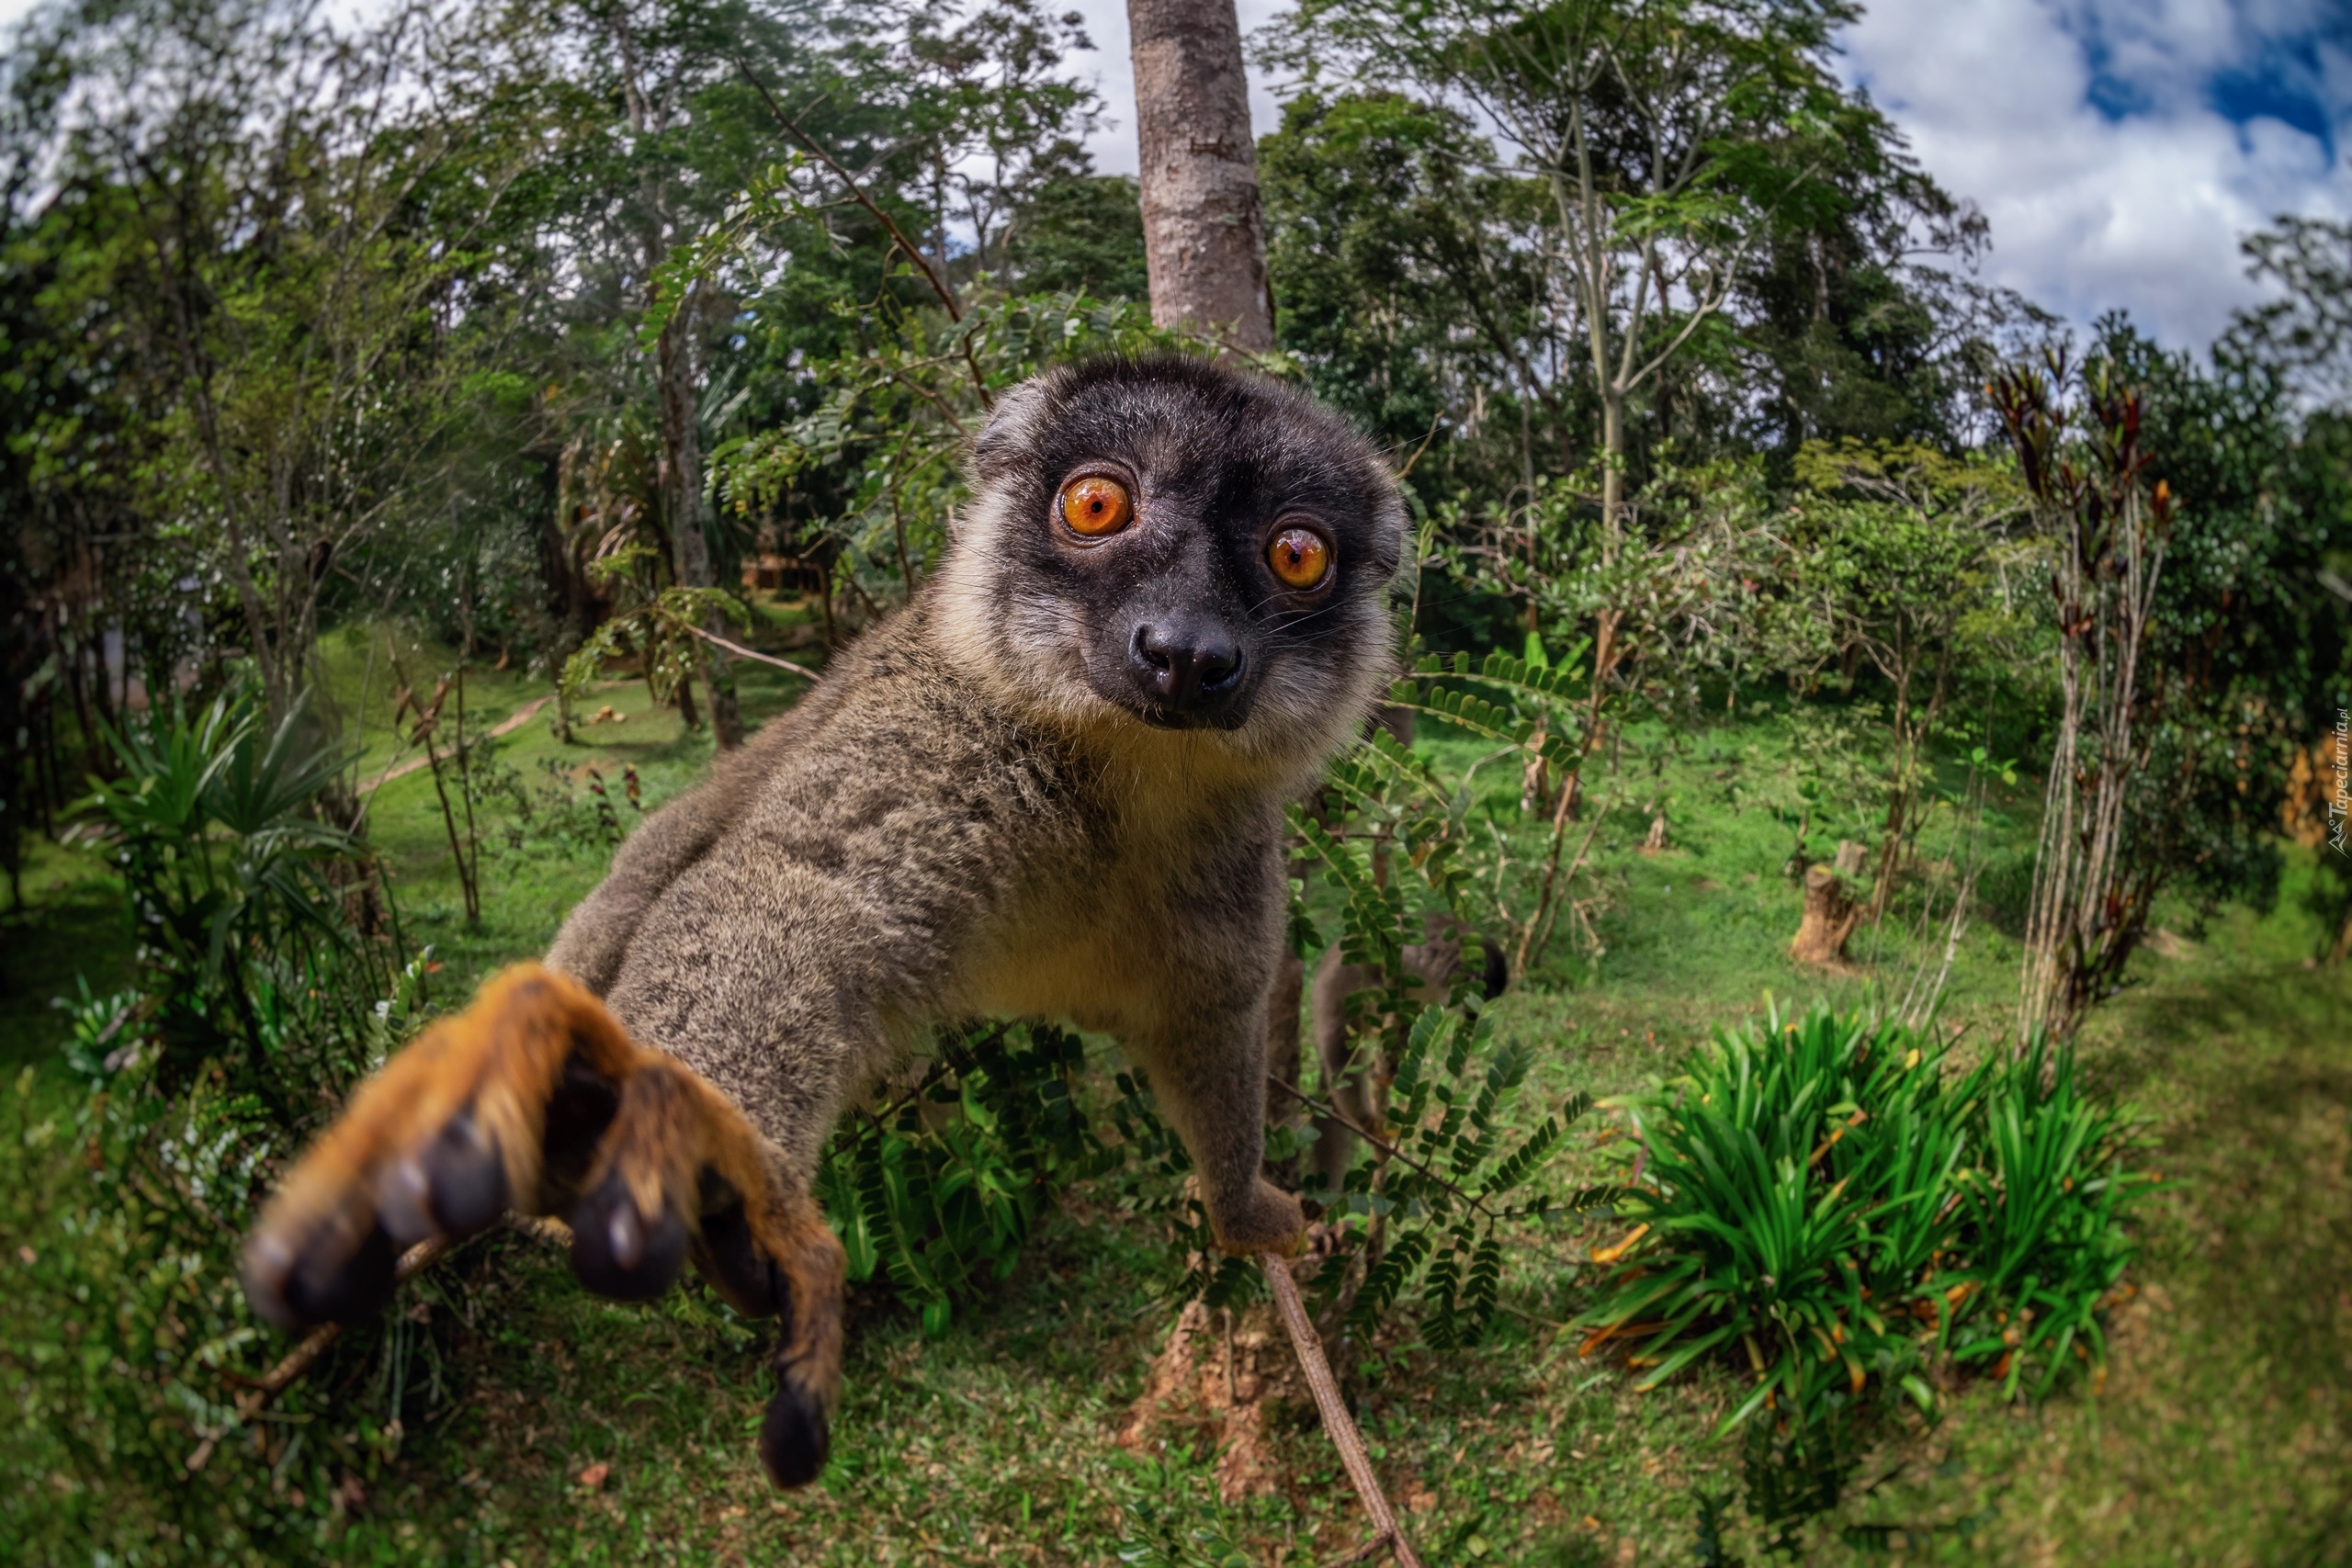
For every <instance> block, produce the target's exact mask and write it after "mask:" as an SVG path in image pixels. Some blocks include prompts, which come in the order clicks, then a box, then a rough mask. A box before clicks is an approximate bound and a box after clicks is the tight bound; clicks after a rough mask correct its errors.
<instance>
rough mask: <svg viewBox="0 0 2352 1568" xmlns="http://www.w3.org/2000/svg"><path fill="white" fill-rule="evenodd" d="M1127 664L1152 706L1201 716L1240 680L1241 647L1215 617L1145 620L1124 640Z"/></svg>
mask: <svg viewBox="0 0 2352 1568" xmlns="http://www.w3.org/2000/svg"><path fill="white" fill-rule="evenodd" d="M1127 667H1128V670H1129V671H1130V672H1131V673H1132V674H1133V675H1134V676H1135V679H1136V685H1138V686H1140V687H1142V688H1143V691H1144V694H1145V695H1146V696H1147V697H1148V698H1149V699H1150V700H1151V702H1152V703H1153V705H1156V706H1159V707H1161V708H1165V709H1167V710H1168V711H1169V712H1170V713H1179V714H1203V713H1206V712H1209V711H1210V710H1212V709H1215V708H1216V707H1218V706H1220V705H1223V704H1224V702H1225V700H1226V699H1227V697H1229V696H1231V695H1232V694H1234V692H1235V691H1236V690H1237V689H1238V688H1239V686H1240V684H1241V645H1240V644H1239V643H1238V642H1237V641H1235V640H1234V637H1233V634H1232V633H1231V632H1229V631H1227V630H1226V629H1225V627H1223V626H1218V625H1217V624H1216V622H1214V621H1194V620H1189V619H1182V618H1170V619H1164V620H1159V621H1146V622H1144V623H1143V624H1142V625H1140V626H1136V630H1135V636H1134V637H1133V638H1132V639H1130V640H1129V642H1128V644H1127Z"/></svg>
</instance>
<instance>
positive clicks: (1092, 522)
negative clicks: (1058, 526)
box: [1062, 474, 1136, 539]
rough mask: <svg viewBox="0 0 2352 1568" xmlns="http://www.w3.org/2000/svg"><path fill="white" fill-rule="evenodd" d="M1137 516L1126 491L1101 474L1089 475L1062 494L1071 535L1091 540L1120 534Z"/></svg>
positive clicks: (1063, 510) (1064, 518)
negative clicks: (1083, 536)
mask: <svg viewBox="0 0 2352 1568" xmlns="http://www.w3.org/2000/svg"><path fill="white" fill-rule="evenodd" d="M1135 513H1136V507H1135V502H1134V501H1132V500H1131V499H1129V497H1128V495H1127V487H1126V486H1125V485H1123V484H1121V483H1120V482H1119V481H1118V480H1116V479H1104V478H1103V476H1102V475H1100V474H1089V475H1088V476H1087V477H1086V478H1084V479H1080V480H1078V481H1077V482H1076V483H1074V484H1072V485H1071V486H1070V487H1069V489H1068V490H1066V491H1062V521H1063V522H1065V523H1067V524H1069V526H1070V532H1071V533H1073V534H1083V535H1085V536H1087V537H1088V538H1090V539H1099V538H1101V537H1102V536H1103V535H1105V534H1115V533H1117V532H1118V531H1119V530H1120V529H1122V528H1124V527H1125V526H1126V525H1127V519H1128V518H1130V517H1133V516H1134V515H1135Z"/></svg>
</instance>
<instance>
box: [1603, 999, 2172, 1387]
mask: <svg viewBox="0 0 2352 1568" xmlns="http://www.w3.org/2000/svg"><path fill="white" fill-rule="evenodd" d="M1634 1115H1635V1120H1636V1122H1637V1123H1638V1125H1639V1128H1640V1132H1641V1138H1642V1145H1641V1146H1642V1175H1641V1177H1639V1178H1637V1179H1636V1181H1635V1183H1634V1188H1633V1189H1632V1190H1631V1191H1629V1192H1628V1193H1627V1194H1626V1195H1625V1196H1624V1197H1623V1200H1622V1201H1621V1203H1620V1213H1623V1214H1624V1215H1625V1216H1626V1217H1628V1218H1630V1219H1633V1220H1634V1221H1635V1222H1637V1223H1636V1224H1635V1227H1634V1232H1633V1233H1632V1235H1629V1236H1628V1237H1627V1238H1626V1240H1625V1241H1624V1242H1623V1243H1621V1244H1619V1246H1618V1247H1614V1248H1611V1249H1610V1250H1608V1251H1606V1252H1604V1253H1602V1254H1600V1255H1599V1257H1600V1259H1601V1260H1602V1261H1604V1263H1605V1265H1606V1273H1605V1275H1604V1278H1603V1281H1602V1284H1601V1288H1600V1295H1599V1299H1598V1300H1597V1301H1596V1302H1595V1303H1594V1305H1593V1306H1592V1307H1591V1308H1590V1309H1589V1311H1588V1312H1587V1313H1586V1314H1584V1316H1583V1318H1582V1319H1581V1320H1580V1325H1581V1326H1584V1327H1586V1328H1588V1329H1589V1331H1590V1332H1589V1337H1587V1339H1586V1341H1585V1349H1586V1350H1587V1352H1588V1353H1590V1352H1592V1351H1595V1350H1598V1349H1599V1348H1600V1347H1601V1346H1602V1345H1604V1344H1607V1343H1609V1342H1611V1341H1612V1340H1614V1341H1619V1342H1622V1343H1624V1344H1626V1345H1627V1346H1629V1347H1630V1348H1631V1349H1632V1351H1633V1357H1632V1359H1633V1363H1634V1365H1635V1366H1636V1367H1639V1368H1642V1369H1644V1370H1645V1375H1644V1376H1643V1379H1642V1381H1641V1383H1640V1385H1639V1386H1641V1387H1643V1388H1652V1387H1656V1386H1657V1384H1659V1383H1661V1382H1665V1381H1666V1380H1667V1379H1668V1378H1669V1377H1672V1376H1673V1375H1674V1374H1675V1373H1676V1372H1678V1371H1682V1370H1683V1369H1684V1368H1686V1367H1688V1366H1690V1365H1691V1364H1692V1363H1693V1362H1695V1361H1698V1360H1699V1359H1702V1358H1703V1357H1709V1356H1714V1357H1724V1358H1730V1359H1735V1361H1736V1362H1737V1363H1738V1364H1742V1365H1744V1366H1745V1367H1746V1368H1747V1371H1748V1372H1749V1373H1750V1375H1752V1377H1753V1378H1754V1380H1755V1381H1754V1384H1753V1386H1752V1388H1751V1390H1750V1392H1749V1393H1748V1394H1747V1397H1746V1398H1745V1399H1743V1400H1742V1401H1741V1402H1739V1404H1736V1406H1735V1407H1734V1408H1733V1410H1732V1412H1731V1414H1730V1415H1729V1416H1726V1417H1725V1418H1724V1422H1723V1429H1724V1430H1728V1429H1730V1428H1731V1427H1736V1426H1738V1425H1739V1424H1740V1423H1741V1422H1744V1421H1746V1420H1747V1419H1748V1418H1749V1417H1750V1416H1754V1415H1755V1414H1756V1413H1757V1412H1758V1410H1762V1409H1768V1408H1769V1409H1775V1410H1778V1411H1780V1412H1781V1413H1782V1414H1783V1415H1784V1416H1793V1417H1794V1418H1796V1419H1797V1420H1798V1421H1799V1422H1801V1423H1807V1422H1814V1421H1818V1420H1825V1419H1829V1418H1833V1417H1834V1416H1837V1415H1838V1412H1839V1411H1841V1410H1842V1409H1843V1408H1845V1407H1846V1406H1847V1405H1849V1404H1851V1403H1853V1402H1855V1401H1859V1400H1860V1398H1861V1397H1862V1396H1863V1394H1864V1393H1865V1392H1866V1390H1867V1389H1868V1388H1869V1387H1870V1386H1871V1384H1872V1382H1876V1384H1877V1386H1878V1388H1879V1390H1880V1391H1881V1393H1883V1394H1892V1393H1895V1392H1896V1391H1900V1393H1902V1394H1905V1395H1908V1396H1909V1397H1910V1398H1911V1399H1913V1400H1914V1401H1916V1402H1917V1404H1918V1405H1919V1406H1920V1408H1921V1409H1922V1410H1923V1411H1932V1410H1933V1408H1934V1393H1933V1392H1932V1389H1931V1382H1933V1381H1937V1380H1940V1379H1945V1378H1948V1377H1949V1376H1950V1375H1951V1373H1953V1372H1955V1371H1960V1370H1963V1369H1965V1370H1983V1371H1988V1372H1989V1374H1990V1375H1991V1376H1993V1377H1995V1378H1996V1379H1998V1380H1999V1381H2000V1382H2001V1384H2002V1387H2003V1389H2004V1391H2005V1392H2006V1393H2007V1394H2009V1395H2010V1396H2012V1397H2014V1396H2016V1395H2018V1394H2020V1393H2031V1394H2032V1395H2034V1396H2035V1397H2039V1396H2041V1395H2042V1394H2045V1393H2049V1392H2050V1391H2051V1390H2052V1388H2053V1387H2055V1386H2057V1384H2058V1383H2059V1382H2060V1381H2061V1380H2062V1379H2063V1378H2064V1376H2065V1375H2066V1374H2067V1373H2068V1372H2069V1371H2072V1370H2074V1369H2075V1368H2078V1367H2082V1366H2086V1365H2088V1364H2091V1363H2093V1362H2095V1361H2097V1360H2099V1359H2102V1358H2103V1354H2104V1350H2105V1343H2104V1339H2103V1337H2102V1336H2101V1334H2100V1330H2099V1326H2098V1309H2099V1307H2100V1305H2101V1304H2102V1303H2104V1302H2105V1301H2106V1300H2107V1299H2108V1297H2109V1292H2112V1291H2113V1290H2114V1289H2115V1286H2116V1284H2117V1283H2118V1281H2119V1280H2120V1279H2121V1277H2122V1274H2123V1270H2124V1269H2125V1266H2126V1265H2127V1264H2128V1263H2129V1262H2130V1260H2131V1254H2132V1246H2131V1241H2130V1240H2129V1238H2128V1237H2127V1235H2126V1234H2125V1232H2124V1228H2123V1224H2122V1221H2123V1215H2124V1212H2125V1210H2126V1209H2127V1208H2128V1207H2129V1205H2130V1204H2131V1201H2133V1199H2134V1198H2136V1197H2137V1196H2139V1195H2140V1194H2141V1193H2143V1192H2144V1191H2145V1190H2146V1189H2147V1188H2148V1186H2149V1185H2150V1184H2151V1182H2152V1181H2153V1180H2154V1178H2152V1177H2149V1176H2146V1175H2143V1174H2141V1173H2137V1172H2132V1171H2130V1170H2127V1169H2126V1168H2125V1166H2124V1156H2125V1154H2126V1151H2127V1149H2128V1148H2129V1147H2130V1146H2131V1142H2132V1140H2131V1123H2130V1122H2128V1120H2127V1119H2126V1118H2125V1117H2123V1116H2122V1115H2121V1114H2120V1112H2118V1111H2115V1110H2114V1109H2112V1108H2110V1107H2108V1106H2105V1105H2102V1104H2100V1103H2098V1101H2096V1100H2093V1099H2092V1098H2090V1097H2089V1096H2088V1095H2086V1093H2085V1092H2084V1091H2083V1090H2082V1089H2081V1087H2080V1084H2079V1081H2078V1079H2077V1077H2076V1075H2075V1060H2074V1054H2073V1048H2072V1046H2071V1045H2058V1046H2054V1047H2053V1046H2052V1045H2050V1044H2048V1043H2046V1042H2036V1043H2034V1044H2033V1045H2031V1046H2030V1048H2028V1049H2027V1050H2025V1051H2024V1052H2022V1053H2019V1054H2018V1055H2006V1054H2005V1055H2001V1056H1999V1057H1998V1058H1997V1059H1996V1060H1992V1061H1988V1062H1986V1063H1985V1064H1983V1065H1981V1066H1978V1067H1976V1068H1975V1069H1974V1070H1973V1071H1971V1072H1968V1073H1965V1074H1961V1075H1959V1076H1957V1077H1953V1076H1952V1075H1951V1074H1949V1073H1948V1072H1947V1070H1946V1062H1945V1056H1944V1052H1943V1050H1942V1049H1941V1048H1940V1047H1939V1046H1938V1045H1936V1044H1935V1043H1933V1042H1932V1041H1931V1040H1930V1039H1928V1038H1927V1037H1925V1036H1923V1035H1920V1034H1918V1033H1916V1032H1913V1031H1912V1030H1910V1029H1907V1028H1905V1027H1904V1026H1902V1025H1900V1024H1897V1023H1893V1022H1886V1021H1877V1022H1873V1021H1868V1020H1866V1019H1865V1018H1863V1017H1860V1016H1852V1015H1848V1016H1840V1015H1838V1014H1836V1013H1833V1012H1831V1011H1829V1010H1826V1009H1825V1008H1816V1009H1815V1010H1814V1011H1813V1012H1812V1013H1810V1014H1808V1015H1807V1016H1806V1017H1805V1018H1804V1020H1802V1021H1793V1022H1792V1021H1782V1020H1781V1017H1780V1015H1779V1014H1778V1013H1777V1012H1775V1013H1773V1014H1772V1015H1771V1018H1770V1022H1769V1023H1768V1024H1767V1025H1766V1026H1765V1027H1763V1028H1762V1029H1758V1028H1756V1027H1753V1026H1751V1027H1749V1028H1747V1029H1744V1030H1740V1031H1736V1032H1735V1031H1725V1032H1718V1034H1717V1036H1716V1038H1715V1041H1714V1042H1713V1044H1712V1045H1710V1046H1708V1047H1705V1048H1703V1049H1702V1050H1701V1051H1699V1052H1698V1053H1696V1054H1695V1055H1692V1056H1691V1058H1689V1059H1688V1060H1687V1061H1686V1063H1685V1064H1684V1066H1683V1073H1682V1076H1681V1077H1679V1078H1678V1079H1676V1080H1675V1081H1673V1082H1672V1083H1670V1084H1668V1086H1666V1088H1665V1089H1662V1090H1661V1091H1660V1092H1659V1093H1658V1094H1657V1095H1655V1096H1652V1097H1648V1098H1646V1099H1645V1100H1642V1101H1640V1102H1638V1103H1637V1104H1636V1106H1635V1107H1634Z"/></svg>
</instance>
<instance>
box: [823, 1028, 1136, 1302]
mask: <svg viewBox="0 0 2352 1568" xmlns="http://www.w3.org/2000/svg"><path fill="white" fill-rule="evenodd" d="M1084 1057H1085V1053H1084V1050H1083V1049H1082V1047H1081V1046H1080V1042H1079V1040H1078V1037H1077V1036H1075V1035H1073V1034H1070V1033H1069V1032H1067V1031H1064V1030H1060V1029H1056V1028H1053V1027H1050V1026H1048V1025H1044V1024H1014V1025H1001V1026H994V1027H989V1028H985V1029H983V1028H974V1029H970V1030H967V1031H964V1032H944V1033H943V1034H942V1036H941V1039H940V1053H939V1055H937V1056H936V1057H935V1058H933V1060H932V1061H931V1062H930V1063H929V1064H927V1065H926V1066H924V1067H923V1068H922V1072H921V1074H920V1075H919V1077H916V1079H915V1081H914V1082H913V1083H912V1084H910V1085H908V1086H906V1087H905V1088H904V1089H903V1091H902V1092H901V1093H899V1095H898V1096H897V1097H896V1098H894V1099H892V1100H889V1101H888V1103H886V1104H885V1105H884V1106H883V1107H882V1108H881V1109H880V1110H878V1111H859V1112H857V1113H856V1114H855V1115H854V1118H853V1119H851V1120H849V1121H846V1122H843V1123H842V1126H841V1128H840V1129H839V1130H838V1131H837V1132H836V1133H835V1134H834V1135H833V1140H832V1142H831V1145H829V1147H828V1149H827V1152H826V1156H825V1164H824V1168H823V1169H822V1170H821V1172H820V1176H819V1190H820V1197H821V1198H822V1199H823V1201H824V1204H825V1211H826V1217H827V1218H828V1219H829V1220H830V1221H831V1224H832V1226H833V1229H834V1231H835V1233H836V1234H837V1235H840V1237H841V1239H842V1247H843V1248H844V1249H845V1250H846V1251H847V1252H848V1254H849V1277H850V1280H852V1281H853V1282H856V1283H862V1282H864V1281H866V1280H877V1279H878V1280H885V1281H887V1282H888V1284H889V1285H890V1286H891V1287H892V1289H893V1290H894V1291H895V1292H896V1293H897V1294H898V1296H899V1299H900V1300H901V1301H903V1302H905V1303H906V1304H907V1305H909V1306H910V1307H912V1308H914V1309H915V1310H916V1311H917V1312H918V1313H920V1314H922V1324H923V1328H924V1331H925V1332H926V1333H931V1334H937V1333H940V1332H942V1331H944V1329H945V1328H946V1326H947V1325H948V1322H949V1319H950V1317H951V1315H952V1314H953V1312H954V1308H955V1304H956V1303H957V1302H958V1301H961V1300H967V1299H968V1298H969V1297H970V1296H972V1295H973V1294H974V1293H976V1292H978V1290H980V1289H981V1288H983V1287H984V1286H985V1285H987V1284H988V1283H989V1282H992V1281H996V1280H1002V1279H1004V1278H1005V1277H1006V1276H1007V1275H1009V1274H1011V1273H1012V1269H1013V1265H1014V1264H1015V1263H1017V1262H1018V1261H1019V1260H1020V1255H1021V1248H1022V1247H1023V1244H1025V1243H1026V1242H1027V1241H1028V1239H1029V1233H1030V1230H1031V1228H1032V1227H1033V1226H1034V1225H1035V1223H1036V1221H1037V1218H1038V1215H1039V1214H1040V1213H1042V1212H1043V1211H1044V1209H1045V1207H1046V1203H1047V1202H1048V1201H1051V1198H1052V1195H1053V1193H1054V1192H1055V1190H1057V1189H1058V1188H1059V1187H1061V1186H1062V1185H1063V1184H1065V1183H1067V1182H1068V1181H1069V1180H1071V1179H1074V1178H1077V1177H1080V1176H1086V1175H1093V1174H1098V1173H1100V1172H1103V1171H1105V1170H1108V1169H1110V1168H1113V1167H1114V1166H1115V1165H1117V1164H1118V1163H1119V1162H1120V1158H1121V1156H1120V1153H1119V1152H1118V1151H1117V1150H1116V1149H1115V1148H1114V1147H1113V1146H1112V1145H1108V1144H1106V1143H1105V1142H1104V1141H1103V1138H1102V1137H1101V1136H1100V1134H1098V1132H1097V1129H1096V1127H1095V1124H1094V1123H1093V1122H1092V1121H1091V1120H1090V1119H1089V1118H1088V1116H1087V1115H1086V1114H1085V1112H1084V1111H1082V1110H1081V1109H1080V1105H1079V1103H1078V1101H1077V1100H1076V1099H1075V1098H1074V1097H1073V1095H1072V1089H1073V1088H1074V1087H1075V1083H1074V1075H1075V1073H1076V1072H1077V1070H1078V1069H1079V1068H1080V1066H1082V1065H1083V1063H1084ZM1125 1088H1126V1089H1127V1091H1128V1093H1129V1095H1130V1097H1132V1096H1133V1094H1134V1092H1135V1086H1134V1085H1133V1083H1132V1082H1131V1081H1130V1082H1128V1083H1126V1084H1125Z"/></svg>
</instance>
